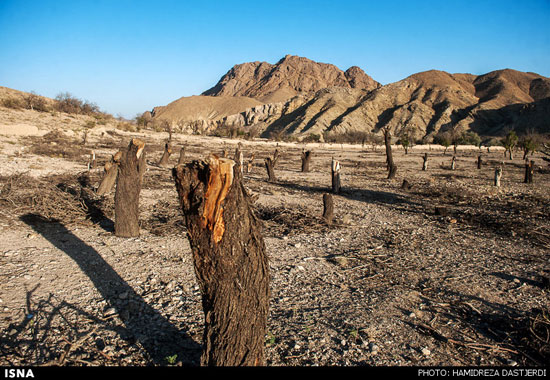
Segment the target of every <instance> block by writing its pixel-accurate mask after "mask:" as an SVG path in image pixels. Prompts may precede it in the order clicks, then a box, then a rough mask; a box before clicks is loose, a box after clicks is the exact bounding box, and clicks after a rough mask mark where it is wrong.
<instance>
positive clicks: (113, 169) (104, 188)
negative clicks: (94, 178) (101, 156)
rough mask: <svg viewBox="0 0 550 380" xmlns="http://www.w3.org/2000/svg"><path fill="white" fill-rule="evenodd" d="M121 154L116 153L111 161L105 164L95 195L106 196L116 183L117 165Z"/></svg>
mask: <svg viewBox="0 0 550 380" xmlns="http://www.w3.org/2000/svg"><path fill="white" fill-rule="evenodd" d="M121 156H122V152H117V153H116V154H115V155H114V156H112V157H111V160H110V161H108V162H107V163H106V164H105V168H104V170H105V175H104V176H103V179H102V180H101V183H100V184H99V187H98V188H97V191H96V193H97V195H105V194H108V193H109V192H110V191H111V190H112V188H113V187H114V185H115V183H116V178H117V174H118V164H119V162H120V157H121Z"/></svg>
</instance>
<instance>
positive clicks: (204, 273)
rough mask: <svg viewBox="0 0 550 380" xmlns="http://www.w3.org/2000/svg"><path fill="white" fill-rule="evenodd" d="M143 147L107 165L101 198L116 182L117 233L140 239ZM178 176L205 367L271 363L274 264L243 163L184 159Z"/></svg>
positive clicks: (135, 144)
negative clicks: (268, 348)
mask: <svg viewBox="0 0 550 380" xmlns="http://www.w3.org/2000/svg"><path fill="white" fill-rule="evenodd" d="M144 148H145V143H144V142H143V141H141V140H139V139H132V140H131V141H130V144H129V145H128V147H127V148H126V149H123V150H121V151H120V152H117V153H116V154H115V155H114V156H113V157H112V159H111V161H110V162H109V163H108V164H107V165H106V166H105V176H104V178H103V180H102V182H101V184H100V186H99V187H98V189H97V194H98V195H104V194H106V193H107V192H109V191H110V190H111V188H112V187H113V186H114V185H115V183H116V190H115V235H116V236H119V237H137V236H139V194H140V191H141V184H142V180H143V175H144V173H145V170H146V161H145V150H144ZM166 151H167V147H165V152H166ZM241 157H242V155H241ZM161 161H162V159H161ZM172 175H173V178H174V181H175V185H176V189H177V193H178V198H179V201H180V206H181V209H182V211H183V215H184V220H185V225H186V228H187V237H188V239H189V242H190V246H191V250H192V254H193V263H194V269H195V274H196V276H197V281H198V284H199V288H200V290H201V295H202V306H203V312H204V317H205V327H204V334H203V352H202V356H201V365H208V366H262V365H265V353H264V346H265V334H266V328H267V317H268V306H269V296H270V289H269V265H268V258H267V255H266V248H265V244H264V240H263V237H262V234H261V223H260V221H259V220H258V219H257V218H256V216H255V214H254V212H253V210H252V202H251V198H250V195H249V194H248V192H247V190H246V189H245V187H244V186H243V184H242V160H237V162H235V161H233V160H230V159H226V158H218V157H217V156H211V157H209V158H208V159H207V160H206V161H193V162H191V163H187V164H178V165H177V166H176V167H175V168H173V169H172Z"/></svg>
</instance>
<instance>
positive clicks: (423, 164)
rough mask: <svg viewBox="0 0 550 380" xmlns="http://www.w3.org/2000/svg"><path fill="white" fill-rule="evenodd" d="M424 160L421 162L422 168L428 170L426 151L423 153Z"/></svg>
mask: <svg viewBox="0 0 550 380" xmlns="http://www.w3.org/2000/svg"><path fill="white" fill-rule="evenodd" d="M423 159H424V162H423V163H422V170H423V171H426V170H428V153H424V157H423Z"/></svg>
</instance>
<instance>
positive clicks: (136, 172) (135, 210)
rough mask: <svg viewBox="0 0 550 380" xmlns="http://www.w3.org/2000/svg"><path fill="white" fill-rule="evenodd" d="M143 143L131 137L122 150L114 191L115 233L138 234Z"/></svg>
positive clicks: (143, 156)
mask: <svg viewBox="0 0 550 380" xmlns="http://www.w3.org/2000/svg"><path fill="white" fill-rule="evenodd" d="M144 148H145V143H144V142H143V141H141V140H139V139H132V141H130V144H129V145H128V148H127V149H126V150H125V151H123V152H122V154H121V158H120V164H119V169H118V177H117V181H116V192H115V235H116V236H119V237H137V236H139V193H140V192H141V182H142V178H143V173H144V172H145V169H146V163H145V151H144Z"/></svg>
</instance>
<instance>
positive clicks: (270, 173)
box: [264, 157, 277, 182]
mask: <svg viewBox="0 0 550 380" xmlns="http://www.w3.org/2000/svg"><path fill="white" fill-rule="evenodd" d="M264 162H265V168H266V170H267V180H268V181H269V182H276V181H277V178H276V177H275V170H274V166H275V163H274V160H272V159H271V157H266V158H265V159H264Z"/></svg>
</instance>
